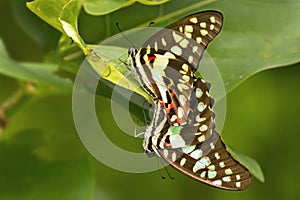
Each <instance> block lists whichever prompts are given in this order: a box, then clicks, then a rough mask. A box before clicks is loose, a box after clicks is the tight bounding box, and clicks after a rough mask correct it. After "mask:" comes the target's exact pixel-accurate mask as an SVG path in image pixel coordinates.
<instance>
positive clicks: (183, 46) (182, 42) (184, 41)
mask: <svg viewBox="0 0 300 200" xmlns="http://www.w3.org/2000/svg"><path fill="white" fill-rule="evenodd" d="M179 45H180V46H181V47H182V48H187V46H188V45H189V41H188V40H187V39H183V40H182V41H181V42H180V43H179Z"/></svg>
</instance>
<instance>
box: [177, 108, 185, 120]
mask: <svg viewBox="0 0 300 200" xmlns="http://www.w3.org/2000/svg"><path fill="white" fill-rule="evenodd" d="M177 112H178V118H182V117H183V114H184V113H183V108H182V107H181V106H179V107H178V109H177Z"/></svg>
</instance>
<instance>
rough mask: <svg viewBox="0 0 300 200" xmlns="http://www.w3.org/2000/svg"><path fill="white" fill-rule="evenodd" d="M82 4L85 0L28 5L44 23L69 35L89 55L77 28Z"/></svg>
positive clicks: (37, 0)
mask: <svg viewBox="0 0 300 200" xmlns="http://www.w3.org/2000/svg"><path fill="white" fill-rule="evenodd" d="M82 2H83V0H35V1H32V2H29V3H27V6H28V8H29V9H30V10H31V11H32V12H34V13H35V14H36V15H38V16H39V17H40V18H42V19H43V20H44V21H46V22H47V23H49V24H50V25H52V26H53V27H54V28H56V29H57V30H59V31H61V32H63V33H65V34H66V35H68V36H69V37H70V38H71V39H72V40H73V41H74V42H75V43H76V44H77V45H78V46H79V47H80V48H81V49H82V51H83V53H84V54H88V49H86V45H85V43H84V41H83V39H82V38H81V36H80V35H79V33H78V27H77V19H78V15H79V12H80V9H81V6H82Z"/></svg>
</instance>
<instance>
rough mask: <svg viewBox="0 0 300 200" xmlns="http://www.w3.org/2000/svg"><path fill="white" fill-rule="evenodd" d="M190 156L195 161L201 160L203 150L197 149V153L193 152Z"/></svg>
mask: <svg viewBox="0 0 300 200" xmlns="http://www.w3.org/2000/svg"><path fill="white" fill-rule="evenodd" d="M190 156H191V157H192V158H194V159H196V160H197V159H199V158H201V156H202V150H201V149H196V150H195V151H193V152H192V153H191V154H190Z"/></svg>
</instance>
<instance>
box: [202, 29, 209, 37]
mask: <svg viewBox="0 0 300 200" xmlns="http://www.w3.org/2000/svg"><path fill="white" fill-rule="evenodd" d="M200 34H201V35H203V36H206V35H207V34H208V32H207V30H205V29H201V30H200Z"/></svg>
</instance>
